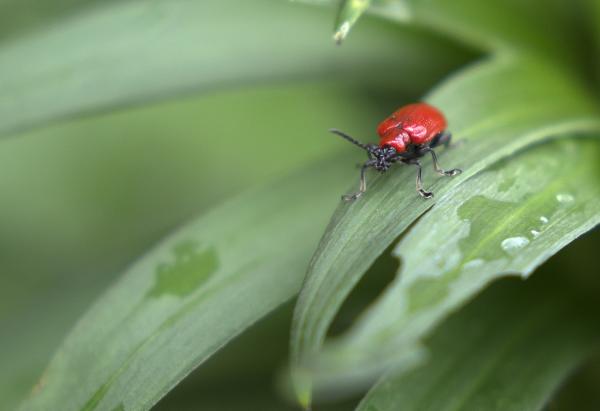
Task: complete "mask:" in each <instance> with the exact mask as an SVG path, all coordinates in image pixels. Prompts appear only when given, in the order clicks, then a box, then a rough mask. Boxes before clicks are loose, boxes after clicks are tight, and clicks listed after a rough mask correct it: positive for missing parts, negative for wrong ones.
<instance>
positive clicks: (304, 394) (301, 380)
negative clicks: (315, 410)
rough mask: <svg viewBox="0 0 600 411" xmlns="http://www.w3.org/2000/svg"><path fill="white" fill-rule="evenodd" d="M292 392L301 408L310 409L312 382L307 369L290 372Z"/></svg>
mask: <svg viewBox="0 0 600 411" xmlns="http://www.w3.org/2000/svg"><path fill="white" fill-rule="evenodd" d="M292 380H293V384H294V392H295V393H296V399H297V401H298V403H299V404H300V406H301V407H302V409H303V410H305V411H311V409H312V408H311V407H312V388H311V387H312V384H311V381H310V376H309V373H308V372H307V371H303V370H296V371H294V372H293V373H292Z"/></svg>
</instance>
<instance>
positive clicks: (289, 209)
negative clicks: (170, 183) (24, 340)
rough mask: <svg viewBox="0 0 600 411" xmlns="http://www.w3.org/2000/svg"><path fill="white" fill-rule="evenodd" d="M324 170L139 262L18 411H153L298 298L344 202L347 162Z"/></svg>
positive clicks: (208, 219)
mask: <svg viewBox="0 0 600 411" xmlns="http://www.w3.org/2000/svg"><path fill="white" fill-rule="evenodd" d="M317 165H318V167H311V169H309V170H302V172H300V173H298V174H297V175H295V176H292V177H288V178H284V179H283V180H281V181H280V182H278V183H276V184H272V185H269V186H267V187H264V188H262V189H260V190H255V191H253V192H250V193H248V194H245V195H243V196H241V197H239V198H238V199H236V200H233V201H230V202H229V203H227V204H225V205H223V206H221V207H219V208H218V209H216V210H213V211H212V212H209V213H207V214H206V215H205V216H203V217H202V218H200V219H199V220H197V221H196V222H194V223H192V224H189V225H186V226H185V227H184V228H183V229H182V230H180V231H179V232H178V233H176V234H174V235H172V236H170V237H169V238H167V239H166V240H165V241H163V242H162V243H161V244H160V245H159V246H158V247H157V248H156V249H155V250H154V251H151V252H150V253H149V254H147V255H146V256H145V257H143V258H142V259H141V260H139V261H138V262H137V263H136V264H134V265H133V266H132V267H131V268H130V269H129V270H128V272H127V273H126V274H125V275H124V276H123V277H122V278H121V279H120V280H119V281H118V282H117V283H116V284H115V285H114V286H113V287H112V288H111V289H110V290H109V291H108V292H107V293H106V294H105V295H104V296H103V297H102V298H101V299H100V300H99V301H97V302H96V304H95V305H94V306H93V307H92V309H91V310H90V311H89V312H88V313H87V314H86V315H85V316H84V317H83V318H81V320H80V321H79V323H78V325H77V326H76V327H75V329H74V330H73V332H72V333H71V334H70V335H69V337H68V338H67V339H66V341H65V342H64V343H63V345H62V347H61V349H60V350H59V351H58V353H57V354H56V356H55V357H54V359H53V361H52V363H51V364H50V367H49V368H48V370H47V371H46V372H45V373H44V376H43V377H42V379H41V381H40V383H39V384H38V387H37V389H36V391H35V394H34V395H33V396H32V397H31V398H29V399H28V400H27V401H26V402H25V403H24V404H23V406H22V409H23V410H28V411H30V410H47V409H61V410H96V409H103V410H104V409H106V410H112V409H115V408H118V407H123V408H124V409H127V410H142V409H149V408H150V407H151V406H152V405H153V404H155V403H156V402H157V401H158V400H159V399H160V398H161V397H162V396H163V395H164V394H165V393H166V392H168V391H169V390H170V389H171V388H172V387H173V386H174V385H175V384H176V383H177V382H179V381H180V380H181V379H182V378H183V377H185V376H186V375H187V374H188V373H189V372H190V371H191V370H192V369H193V368H195V367H196V366H197V365H198V364H200V363H202V362H203V361H205V360H206V359H207V358H208V357H209V356H210V355H211V354H212V353H214V352H215V351H216V350H218V349H219V348H220V347H221V346H222V345H223V344H225V343H226V342H227V341H229V340H230V339H231V338H233V337H234V336H235V335H237V334H238V333H240V332H241V331H242V330H243V329H245V328H246V327H248V326H249V325H251V324H252V323H253V322H255V321H256V320H258V319H259V318H261V317H262V316H264V315H265V314H266V313H268V312H269V311H271V310H272V309H273V308H274V307H276V306H278V305H279V304H281V303H282V302H284V301H286V300H288V299H289V298H290V297H292V296H293V295H294V294H295V293H296V292H297V291H298V289H299V287H300V283H301V280H302V275H303V273H304V268H305V266H306V262H307V260H308V258H309V256H310V252H311V251H312V249H313V247H314V245H315V243H316V241H317V239H318V234H319V232H320V228H321V227H322V225H323V224H324V223H325V221H326V218H327V216H328V214H329V213H330V211H331V209H332V206H333V205H334V203H335V202H336V201H338V198H337V196H333V195H332V194H331V192H332V191H333V192H335V191H337V190H341V188H342V187H343V185H344V184H345V183H346V182H347V164H345V162H335V161H331V160H330V161H325V162H321V163H319V164H317ZM315 181H319V182H320V184H315ZM290 249H293V250H294V252H293V253H290V252H289V250H290Z"/></svg>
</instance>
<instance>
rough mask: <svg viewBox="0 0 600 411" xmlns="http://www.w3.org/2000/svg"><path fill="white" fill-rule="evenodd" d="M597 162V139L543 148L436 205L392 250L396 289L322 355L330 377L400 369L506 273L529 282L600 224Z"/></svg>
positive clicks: (502, 164) (497, 168) (495, 169)
mask: <svg viewBox="0 0 600 411" xmlns="http://www.w3.org/2000/svg"><path fill="white" fill-rule="evenodd" d="M556 153H560V158H557V157H556ZM598 158H600V142H599V141H598V140H597V139H591V140H583V139H581V140H580V141H559V142H554V143H552V144H545V145H543V146H538V147H536V148H534V149H531V150H528V151H527V152H525V153H524V154H522V155H519V156H516V157H514V158H511V159H510V160H506V161H502V162H500V163H498V164H496V165H494V166H493V167H491V168H488V169H487V170H486V171H484V172H482V173H480V174H478V175H476V176H475V177H473V178H471V179H470V180H468V181H467V182H465V183H464V184H462V185H461V190H457V191H456V192H454V193H453V195H452V196H445V197H444V198H443V199H440V201H438V203H437V204H436V205H435V207H433V209H432V210H430V211H429V212H428V213H427V214H426V215H425V216H423V217H422V218H421V219H420V220H419V222H418V223H416V225H415V227H414V228H413V229H411V231H410V232H409V233H408V234H407V235H406V237H404V238H403V239H402V241H401V242H400V244H399V245H398V246H397V247H396V249H395V250H394V254H395V255H396V256H397V257H398V258H400V259H401V261H402V262H403V267H402V269H401V271H400V272H399V273H398V274H397V276H398V281H396V282H395V283H394V284H393V285H392V286H390V287H389V288H388V289H387V290H386V292H385V294H384V295H383V296H382V297H381V298H380V299H379V301H377V302H376V303H375V304H374V305H373V306H372V307H371V308H370V309H369V311H368V313H367V314H366V315H364V316H363V317H362V318H361V319H360V320H359V321H358V322H357V323H356V324H354V325H353V327H352V329H351V330H350V331H349V332H348V334H347V335H346V336H345V337H343V338H342V339H341V341H337V342H335V343H334V344H332V345H331V346H330V347H326V349H325V352H324V353H323V354H322V358H321V361H322V363H323V364H322V365H321V366H322V367H323V368H324V369H325V370H327V371H326V372H327V374H328V375H332V376H335V374H341V375H344V374H346V373H348V372H350V370H354V369H359V370H363V372H364V374H365V375H368V372H370V373H372V375H377V373H378V372H379V371H380V370H384V369H386V368H388V367H389V365H390V364H394V362H397V363H399V364H402V363H403V361H404V356H405V355H404V352H406V351H408V352H411V351H414V350H415V346H418V345H419V344H420V339H421V338H422V337H423V336H424V335H427V334H428V333H429V332H431V330H432V329H433V328H434V327H435V326H436V325H437V324H438V323H439V322H440V321H441V320H443V319H444V318H445V317H446V316H447V315H448V313H450V312H452V311H454V310H455V309H456V308H457V307H459V306H460V305H462V304H464V303H465V302H466V301H468V300H469V299H470V298H472V297H473V296H474V295H475V294H476V293H478V292H479V291H480V290H481V289H483V288H484V287H485V286H487V285H488V284H489V283H491V282H492V281H494V280H495V279H497V278H499V277H503V276H506V275H508V274H513V275H514V274H517V275H521V276H522V277H523V278H526V277H527V276H528V275H529V274H531V273H532V272H533V270H534V269H535V268H536V267H538V266H539V265H540V264H541V263H542V262H544V261H545V260H547V259H548V258H549V257H550V256H552V255H553V254H554V253H556V252H557V251H558V250H560V249H561V248H563V247H564V246H566V245H567V244H569V243H570V242H571V241H573V240H574V239H575V238H577V237H578V236H580V235H581V234H583V233H585V232H587V231H588V230H590V229H592V228H593V227H595V226H596V225H597V224H599V223H600V213H599V212H598V210H600V167H599V166H598V161H597V159H598ZM490 222H493V223H490ZM321 366H320V367H321ZM353 375H359V373H356V372H354V373H353ZM328 378H332V379H334V378H335V379H337V378H336V377H328Z"/></svg>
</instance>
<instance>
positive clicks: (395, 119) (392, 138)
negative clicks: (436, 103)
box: [330, 103, 462, 201]
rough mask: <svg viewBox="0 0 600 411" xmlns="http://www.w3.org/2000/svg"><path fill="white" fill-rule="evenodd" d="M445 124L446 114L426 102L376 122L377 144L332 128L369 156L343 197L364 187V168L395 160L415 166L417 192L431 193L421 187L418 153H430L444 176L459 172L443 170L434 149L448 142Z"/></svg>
mask: <svg viewBox="0 0 600 411" xmlns="http://www.w3.org/2000/svg"><path fill="white" fill-rule="evenodd" d="M446 127H447V122H446V118H445V117H444V115H443V114H442V112H441V111H439V110H438V109H437V108H435V107H433V106H431V105H429V104H426V103H414V104H408V105H406V106H403V107H400V108H399V109H398V110H396V111H394V112H393V113H392V114H391V115H390V116H389V117H388V118H386V119H385V120H383V121H382V122H381V123H379V126H378V127H377V134H379V145H375V144H363V143H361V142H360V141H358V140H356V139H354V138H353V137H351V136H349V135H348V134H346V133H343V132H341V131H339V130H337V129H331V130H330V131H331V132H332V133H335V134H337V135H338V136H340V137H343V138H344V139H346V140H348V141H350V142H351V143H352V144H355V145H357V146H359V147H360V148H362V149H364V150H365V151H366V152H367V156H368V157H369V159H368V160H367V161H366V162H365V163H364V164H363V166H362V168H361V172H360V186H359V190H358V192H356V193H354V194H350V195H345V196H343V197H342V198H343V199H344V200H346V201H353V200H356V199H357V198H358V197H360V196H361V195H362V194H363V193H364V192H365V191H366V190H367V182H366V171H367V170H368V169H369V168H374V169H375V170H377V171H379V172H380V173H385V172H386V171H387V170H389V168H390V167H391V166H392V164H394V163H398V162H400V163H404V164H412V165H415V166H417V183H416V184H417V192H418V193H419V194H420V195H421V196H422V197H424V198H431V197H433V193H432V192H430V191H425V190H424V189H423V184H422V182H421V163H420V161H419V159H420V158H421V157H423V156H424V155H425V154H427V153H431V157H432V159H433V168H434V169H435V171H436V172H437V173H438V174H441V175H443V176H455V175H458V174H460V173H461V172H462V171H461V170H460V169H458V168H455V169H452V170H443V169H442V168H441V167H440V166H439V163H438V160H437V156H436V154H435V151H433V149H434V148H435V147H437V146H440V145H444V146H445V147H448V145H449V144H450V139H451V138H452V135H451V134H450V133H448V132H447V131H446Z"/></svg>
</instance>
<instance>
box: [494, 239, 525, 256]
mask: <svg viewBox="0 0 600 411" xmlns="http://www.w3.org/2000/svg"><path fill="white" fill-rule="evenodd" d="M527 244H529V240H528V239H527V237H510V238H507V239H505V240H503V241H502V243H501V244H500V245H501V246H502V249H503V250H504V251H506V252H507V253H508V254H510V255H514V254H516V253H517V252H518V251H519V250H521V249H522V248H523V247H525V246H526V245H527Z"/></svg>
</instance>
